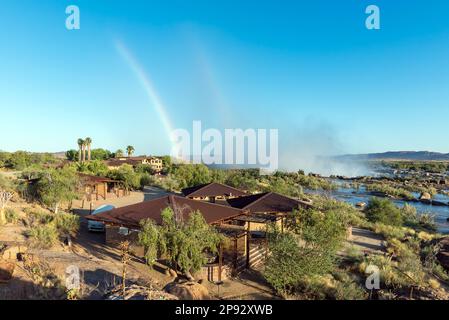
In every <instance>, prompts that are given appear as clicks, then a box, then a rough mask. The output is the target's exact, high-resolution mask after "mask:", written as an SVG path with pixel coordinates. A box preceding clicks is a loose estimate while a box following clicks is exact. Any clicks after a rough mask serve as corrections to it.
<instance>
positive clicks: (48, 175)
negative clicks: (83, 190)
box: [36, 167, 79, 213]
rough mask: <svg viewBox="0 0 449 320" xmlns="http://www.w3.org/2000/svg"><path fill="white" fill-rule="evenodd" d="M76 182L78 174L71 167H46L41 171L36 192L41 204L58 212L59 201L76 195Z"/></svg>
mask: <svg viewBox="0 0 449 320" xmlns="http://www.w3.org/2000/svg"><path fill="white" fill-rule="evenodd" d="M78 183H79V179H78V175H77V174H76V172H75V171H74V170H73V169H72V168H69V167H65V168H62V169H48V170H45V171H43V172H42V173H41V176H40V178H39V180H38V182H37V184H36V194H37V196H38V198H39V200H40V201H41V202H42V203H43V204H45V205H46V206H48V207H49V208H50V209H51V210H52V211H53V212H55V213H58V211H59V208H60V206H61V203H63V202H71V201H72V200H74V199H76V198H77V197H78V186H79V185H78Z"/></svg>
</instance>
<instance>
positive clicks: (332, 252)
mask: <svg viewBox="0 0 449 320" xmlns="http://www.w3.org/2000/svg"><path fill="white" fill-rule="evenodd" d="M268 231H269V232H268V245H269V249H270V253H271V254H270V256H269V257H268V259H267V261H266V265H265V272H264V275H265V278H266V279H267V281H268V282H269V283H270V284H271V285H272V286H273V288H275V289H276V290H277V291H278V292H280V293H288V292H290V291H292V290H293V289H294V288H295V287H296V286H298V284H299V283H300V282H301V281H305V279H307V278H313V277H315V276H319V275H324V274H326V273H327V272H330V271H332V270H333V269H334V268H335V265H336V259H337V251H338V250H339V249H340V248H341V246H342V244H343V241H344V238H345V236H346V222H345V221H342V219H341V217H340V216H339V215H338V214H336V213H334V212H332V211H329V212H326V213H325V214H323V213H322V212H319V211H315V210H300V211H297V212H294V213H293V214H292V217H291V219H290V221H289V222H288V223H287V224H286V232H284V233H281V232H279V231H278V230H277V229H276V228H275V227H274V226H271V227H270V229H269V230H268Z"/></svg>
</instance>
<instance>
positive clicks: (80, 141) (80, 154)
mask: <svg viewBox="0 0 449 320" xmlns="http://www.w3.org/2000/svg"><path fill="white" fill-rule="evenodd" d="M83 150H84V140H83V139H81V138H80V139H78V162H82V161H83Z"/></svg>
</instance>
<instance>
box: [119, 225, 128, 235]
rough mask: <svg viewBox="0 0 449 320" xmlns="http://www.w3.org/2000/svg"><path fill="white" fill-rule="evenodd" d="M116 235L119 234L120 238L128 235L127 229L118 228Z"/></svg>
mask: <svg viewBox="0 0 449 320" xmlns="http://www.w3.org/2000/svg"><path fill="white" fill-rule="evenodd" d="M118 233H119V234H121V235H122V236H127V235H129V229H128V228H125V227H120V228H119V229H118Z"/></svg>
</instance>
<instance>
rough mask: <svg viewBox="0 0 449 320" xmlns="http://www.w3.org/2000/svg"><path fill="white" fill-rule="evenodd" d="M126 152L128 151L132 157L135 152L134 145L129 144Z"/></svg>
mask: <svg viewBox="0 0 449 320" xmlns="http://www.w3.org/2000/svg"><path fill="white" fill-rule="evenodd" d="M126 152H127V153H128V157H131V156H132V155H133V153H134V147H133V146H127V147H126Z"/></svg>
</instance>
